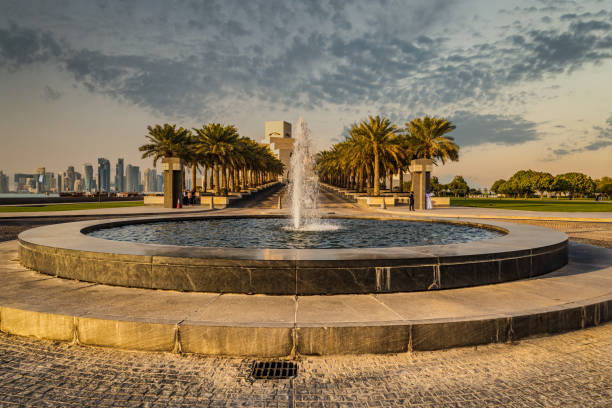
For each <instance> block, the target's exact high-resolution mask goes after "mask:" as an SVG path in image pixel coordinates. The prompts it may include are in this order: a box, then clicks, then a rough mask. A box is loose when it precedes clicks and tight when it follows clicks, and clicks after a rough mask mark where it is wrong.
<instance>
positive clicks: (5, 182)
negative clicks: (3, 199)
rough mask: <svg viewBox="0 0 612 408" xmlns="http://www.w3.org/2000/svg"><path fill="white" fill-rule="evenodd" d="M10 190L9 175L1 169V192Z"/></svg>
mask: <svg viewBox="0 0 612 408" xmlns="http://www.w3.org/2000/svg"><path fill="white" fill-rule="evenodd" d="M8 192H9V177H8V174H4V173H3V172H2V171H1V170H0V193H8Z"/></svg>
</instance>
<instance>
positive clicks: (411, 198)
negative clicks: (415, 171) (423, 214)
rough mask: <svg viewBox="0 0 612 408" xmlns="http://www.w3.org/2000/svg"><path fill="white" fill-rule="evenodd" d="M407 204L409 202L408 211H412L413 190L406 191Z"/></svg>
mask: <svg viewBox="0 0 612 408" xmlns="http://www.w3.org/2000/svg"><path fill="white" fill-rule="evenodd" d="M408 204H409V207H408V209H409V210H410V211H414V192H412V191H411V192H410V193H408Z"/></svg>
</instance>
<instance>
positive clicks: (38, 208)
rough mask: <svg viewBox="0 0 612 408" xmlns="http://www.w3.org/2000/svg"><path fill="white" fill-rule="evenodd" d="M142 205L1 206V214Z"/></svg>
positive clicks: (111, 203)
mask: <svg viewBox="0 0 612 408" xmlns="http://www.w3.org/2000/svg"><path fill="white" fill-rule="evenodd" d="M142 205H144V201H106V202H104V201H103V202H101V203H73V204H32V205H6V206H0V212H38V211H73V210H97V209H100V208H117V207H139V206H142Z"/></svg>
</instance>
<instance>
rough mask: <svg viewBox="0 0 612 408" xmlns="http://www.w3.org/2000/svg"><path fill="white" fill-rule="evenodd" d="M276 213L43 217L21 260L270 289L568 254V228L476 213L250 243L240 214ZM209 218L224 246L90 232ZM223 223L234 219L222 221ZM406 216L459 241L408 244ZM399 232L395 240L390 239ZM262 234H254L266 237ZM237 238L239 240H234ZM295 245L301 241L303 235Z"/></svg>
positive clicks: (491, 277) (500, 269) (466, 270)
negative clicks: (286, 242)
mask: <svg viewBox="0 0 612 408" xmlns="http://www.w3.org/2000/svg"><path fill="white" fill-rule="evenodd" d="M281 221H282V222H287V220H284V219H279V218H278V217H264V218H262V217H236V216H206V217H202V216H183V217H156V218H146V219H122V220H121V219H120V220H110V221H104V222H101V221H99V220H98V221H85V222H75V223H67V224H58V225H51V226H45V227H39V228H34V229H31V230H28V231H25V232H23V233H22V234H20V236H19V242H20V249H19V251H20V259H21V262H22V264H23V265H24V266H27V267H29V268H31V269H34V270H37V271H40V272H42V273H47V274H50V275H54V276H59V277H63V278H69V279H78V280H82V281H88V282H97V283H102V284H110V285H119V286H127V287H139V288H150V289H172V290H181V291H197V292H217V293H254V294H255V293H256V294H269V295H319V294H355V293H389V292H410V291H423V290H434V289H447V288H458V287H467V286H476V285H484V284H491V283H499V282H505V281H511V280H517V279H523V278H529V277H532V276H537V275H541V274H544V273H547V272H551V271H553V270H556V269H558V268H560V267H562V266H563V265H565V264H566V263H567V261H568V258H567V236H566V235H565V234H563V233H560V232H557V231H553V230H549V229H546V228H540V227H535V226H530V225H518V224H509V223H502V222H492V221H491V222H487V223H486V224H485V223H482V222H480V221H476V220H448V219H444V220H437V219H429V218H428V219H423V220H414V219H411V220H410V221H411V223H408V222H407V221H406V220H404V221H402V220H398V219H382V218H378V219H371V220H366V219H363V218H355V219H353V220H349V221H346V220H345V219H344V220H330V221H328V222H329V223H332V224H333V223H337V224H340V226H342V225H343V223H346V224H347V225H350V224H351V223H352V224H353V225H354V224H360V223H361V224H364V225H365V224H368V223H370V224H372V225H370V227H372V228H371V231H378V232H380V231H381V230H382V231H387V229H388V231H387V232H388V233H393V234H395V236H394V237H393V238H392V239H390V240H389V241H388V242H389V243H390V244H389V245H393V246H384V247H374V246H367V245H368V244H367V242H368V240H367V239H365V234H364V233H363V231H360V230H359V229H356V230H355V231H354V232H355V234H353V235H357V236H359V235H361V237H362V238H364V239H362V240H361V244H362V245H366V246H365V247H359V243H353V244H352V245H354V246H351V247H350V248H338V247H330V246H331V245H332V244H333V242H331V243H330V241H334V239H326V240H323V241H325V244H324V245H325V247H324V248H299V247H298V248H270V247H269V246H266V247H257V245H251V244H252V243H253V242H254V241H253V238H255V240H256V238H257V232H256V231H257V230H256V229H255V228H251V229H249V230H248V231H247V229H246V228H245V223H246V224H249V223H253V225H258V224H262V225H264V224H265V225H268V226H270V225H275V223H276V224H278V223H279V222H281ZM383 221H384V222H383ZM414 221H420V223H414ZM214 223H218V224H219V223H220V225H226V226H228V227H227V228H228V231H227V234H226V235H227V236H228V237H229V236H232V237H233V238H232V240H229V241H228V242H227V243H226V245H224V246H215V247H212V246H187V245H183V246H180V245H164V244H151V243H142V242H128V241H117V240H110V239H103V238H99V237H95V235H99V234H101V235H102V236H104V234H105V233H108V232H109V231H110V232H112V230H113V229H115V228H117V229H116V231H117V232H118V234H119V235H122V234H123V239H126V237H127V236H128V235H130V234H129V233H126V231H134V230H136V231H140V232H142V231H146V230H147V228H148V229H150V230H152V229H154V228H158V227H159V226H162V227H163V225H162V224H165V227H167V228H169V227H170V226H174V227H178V228H179V229H178V230H175V232H174V233H172V232H170V233H169V234H165V235H166V236H172V235H174V236H177V235H187V234H186V233H185V231H186V229H185V228H186V227H185V226H187V225H189V226H190V227H193V228H196V226H197V225H199V227H200V229H201V228H202V226H206V225H208V226H210V225H213V224H214ZM232 223H235V224H234V226H235V227H236V228H231V226H232ZM181 225H182V226H183V228H180V226H181ZM376 225H378V226H379V228H378V229H377V228H376ZM382 225H384V228H382V227H381V226H382ZM415 225H416V226H418V227H420V228H423V227H429V230H430V231H437V234H438V235H439V234H440V231H447V232H448V231H450V232H449V234H451V235H452V234H453V233H456V235H457V237H455V238H456V239H458V240H459V242H455V243H444V244H441V245H423V242H418V241H414V242H416V243H413V244H412V245H413V246H408V245H410V242H406V240H405V236H406V235H410V234H407V233H406V231H408V230H409V229H410V227H414V226H415ZM276 226H277V227H278V225H276ZM122 229H124V230H123V232H121V231H122ZM425 229H427V228H425ZM276 230H277V231H278V228H276ZM217 231H219V229H217ZM260 231H261V230H260ZM389 231H390V232H389ZM393 231H395V232H393ZM402 231H403V232H402ZM457 231H460V232H461V233H457ZM246 232H249V233H250V234H251V235H253V236H254V237H250V238H249V239H248V240H247V239H246V238H244V239H242V238H241V237H243V236H247V235H248V234H246ZM285 232H287V231H285ZM338 232H339V231H334V233H338ZM378 232H377V233H378ZM207 233H208V234H209V237H208V238H207V241H202V243H203V244H205V245H213V244H214V243H216V242H221V240H218V239H217V240H215V238H214V237H215V236H216V237H219V236H220V234H219V233H217V234H215V233H214V231H213V234H212V235H211V234H210V231H208V232H207ZM287 233H290V231H289V232H287ZM470 234H471V235H470ZM379 235H380V234H379ZM383 235H385V234H383ZM387 235H388V234H387ZM416 235H418V234H416ZM281 236H282V235H281ZM143 237H144V238H143ZM400 237H401V238H402V239H404V241H401V240H400V241H398V239H400ZM138 239H148V238H146V234H140V233H139V234H134V235H133V237H132V240H134V241H138ZM263 239H264V238H262V239H261V240H260V241H258V242H259V243H261V242H265V241H263ZM428 239H429V238H428ZM442 239H443V240H444V239H448V237H442ZM470 239H471V240H470ZM474 239H476V240H474ZM468 240H469V242H466V241H468ZM335 241H336V244H337V243H338V242H340V243H342V242H343V240H335ZM237 242H238V243H239V242H242V246H246V247H242V248H240V247H238V246H239V245H237V244H236V243H237ZM247 242H251V244H249V245H247ZM278 242H280V240H278ZM396 242H402V245H401V246H399V245H398V244H397V243H396ZM441 242H445V241H441ZM298 244H300V245H302V244H304V240H302V241H299V242H298Z"/></svg>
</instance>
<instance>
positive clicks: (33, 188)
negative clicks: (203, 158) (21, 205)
mask: <svg viewBox="0 0 612 408" xmlns="http://www.w3.org/2000/svg"><path fill="white" fill-rule="evenodd" d="M123 163H124V160H123V159H122V158H118V159H117V166H116V170H115V172H114V173H113V172H112V171H109V173H106V172H105V169H104V166H106V169H107V170H110V160H108V159H106V158H103V157H102V158H98V165H97V166H96V167H95V168H94V165H92V164H91V163H87V162H86V163H83V165H82V171H78V169H79V166H74V165H68V166H66V168H65V170H58V171H48V170H49V169H48V168H46V167H44V166H43V167H37V168H36V170H35V171H33V172H26V171H20V172H16V173H12V174H11V173H6V172H3V171H2V170H1V169H0V193H14V192H30V193H34V192H37V193H45V192H63V193H67V192H76V193H87V192H91V193H95V192H98V191H100V189H101V190H102V191H103V192H108V191H110V192H145V193H146V192H160V191H162V190H163V188H162V186H163V175H162V174H157V169H155V168H153V169H150V168H146V169H144V171H142V172H141V171H140V167H139V166H134V165H132V164H127V166H126V169H128V170H129V169H131V172H130V173H129V174H124V173H123V172H120V173H119V174H121V175H122V177H118V175H117V169H118V168H119V164H121V165H123ZM40 175H42V176H43V178H42V179H39V177H40ZM11 176H12V177H11ZM100 176H102V177H103V178H104V179H106V181H108V180H112V182H110V183H108V185H107V184H105V183H106V182H104V183H103V186H102V187H100V182H99V180H100ZM118 181H120V183H119V184H118ZM58 186H59V187H60V188H59V189H58ZM58 190H60V191H58Z"/></svg>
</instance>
